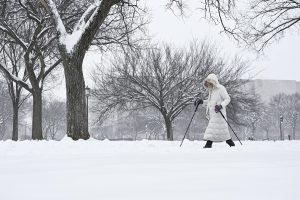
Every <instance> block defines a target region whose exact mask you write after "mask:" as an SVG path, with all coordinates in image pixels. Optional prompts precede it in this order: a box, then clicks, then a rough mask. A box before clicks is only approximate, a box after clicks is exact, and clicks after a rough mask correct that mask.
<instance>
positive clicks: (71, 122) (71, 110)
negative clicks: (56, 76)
mask: <svg viewBox="0 0 300 200" xmlns="http://www.w3.org/2000/svg"><path fill="white" fill-rule="evenodd" d="M83 58H84V55H78V54H75V55H72V56H69V55H67V54H64V55H63V65H64V71H65V79H66V90H67V91H66V93H67V135H68V136H69V137H71V138H72V139H73V140H78V139H85V140H87V139H89V137H90V135H89V132H88V117H87V112H86V111H87V107H86V98H85V82H84V77H83V72H82V63H83Z"/></svg>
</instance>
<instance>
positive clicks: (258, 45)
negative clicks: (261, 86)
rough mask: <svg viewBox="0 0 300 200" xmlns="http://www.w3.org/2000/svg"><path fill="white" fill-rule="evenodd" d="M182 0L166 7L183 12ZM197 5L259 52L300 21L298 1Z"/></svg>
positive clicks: (222, 0)
mask: <svg viewBox="0 0 300 200" xmlns="http://www.w3.org/2000/svg"><path fill="white" fill-rule="evenodd" d="M185 3H187V1H184V0H170V3H169V6H168V7H169V8H171V9H175V8H177V9H179V10H180V12H181V13H184V11H185V7H186V6H185ZM199 8H200V10H201V11H203V13H204V17H205V18H206V19H208V20H210V21H212V22H213V23H214V24H217V25H220V26H221V27H222V28H223V31H224V32H225V33H227V34H229V35H230V36H232V37H233V38H234V39H236V40H237V41H239V42H243V43H245V44H246V45H249V46H251V47H254V48H255V49H256V50H259V51H261V50H263V49H264V48H265V47H266V46H267V45H268V44H270V43H271V42H272V41H274V40H277V39H280V38H282V37H283V36H284V35H285V33H286V32H287V31H293V30H294V31H296V30H297V27H299V22H300V2H299V1H298V0H276V1H275V0H253V1H251V0H249V1H236V0H203V1H201V4H200V5H199Z"/></svg>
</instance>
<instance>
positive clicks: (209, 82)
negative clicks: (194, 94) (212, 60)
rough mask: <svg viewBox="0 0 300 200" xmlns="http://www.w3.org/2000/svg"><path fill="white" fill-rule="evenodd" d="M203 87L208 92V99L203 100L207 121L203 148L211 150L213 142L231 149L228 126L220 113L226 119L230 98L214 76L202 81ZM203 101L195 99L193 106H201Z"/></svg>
mask: <svg viewBox="0 0 300 200" xmlns="http://www.w3.org/2000/svg"><path fill="white" fill-rule="evenodd" d="M203 86H204V88H205V89H206V90H208V93H209V97H208V99H207V100H204V103H205V104H206V115H207V118H208V119H209V122H208V126H207V128H206V130H205V133H204V137H203V140H205V141H207V142H206V145H205V146H204V148H211V147H212V144H213V142H223V141H226V143H227V144H228V145H229V146H230V147H232V146H235V144H234V142H233V141H232V139H231V136H230V133H229V129H228V125H227V123H226V121H225V120H224V118H223V117H222V115H221V113H219V112H222V113H223V115H224V116H225V117H226V106H227V105H228V104H229V103H230V96H229V95H228V93H227V90H226V88H225V87H224V86H223V85H221V84H220V83H219V81H218V78H217V76H216V75H215V74H210V75H208V76H207V78H206V79H204V81H203ZM201 103H203V101H202V100H201V99H197V100H196V102H195V105H198V104H201Z"/></svg>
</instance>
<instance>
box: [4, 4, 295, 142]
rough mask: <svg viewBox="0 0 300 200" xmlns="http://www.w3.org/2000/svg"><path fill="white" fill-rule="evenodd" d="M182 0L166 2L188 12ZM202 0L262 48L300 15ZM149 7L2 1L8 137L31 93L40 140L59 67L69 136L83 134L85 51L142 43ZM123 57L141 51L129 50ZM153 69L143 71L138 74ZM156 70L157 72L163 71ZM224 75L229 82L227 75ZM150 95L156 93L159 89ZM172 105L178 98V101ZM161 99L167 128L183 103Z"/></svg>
mask: <svg viewBox="0 0 300 200" xmlns="http://www.w3.org/2000/svg"><path fill="white" fill-rule="evenodd" d="M185 3H186V2H185V1H183V0H180V1H173V0H169V1H167V5H166V6H167V8H168V9H172V10H175V9H176V10H179V11H180V14H182V15H184V13H185V12H186V11H187V10H186V9H185V6H184V4H185ZM202 3H203V5H200V6H201V8H202V10H203V13H205V15H206V17H207V19H209V20H211V21H214V22H215V23H219V24H220V25H221V26H222V27H223V29H224V31H225V32H226V33H228V34H229V35H231V36H232V37H233V38H235V39H236V40H238V41H243V42H245V43H246V44H248V45H250V46H251V45H252V44H253V45H254V46H255V48H256V46H257V45H258V46H260V47H262V48H258V49H259V50H260V49H263V48H264V47H265V46H266V44H268V43H269V42H270V41H272V40H273V39H276V38H277V37H278V36H282V34H284V33H285V31H287V30H290V29H291V27H294V26H296V25H297V24H298V22H299V21H300V19H299V15H298V14H299V13H298V10H299V6H300V3H299V2H298V1H261V0H257V1H254V2H253V1H249V6H248V7H249V10H248V11H249V12H250V13H248V12H247V15H245V14H244V15H243V13H242V12H241V11H243V10H245V9H239V8H240V7H239V4H238V3H237V2H236V1H231V0H230V1H229V0H228V1H219V0H208V1H203V2H202ZM248 7H247V8H248ZM250 8H251V9H250ZM200 10H201V9H200ZM246 10H247V9H246ZM146 13H147V8H145V7H144V6H143V3H142V2H141V1H139V0H101V1H100V0H96V1H93V0H87V1H82V0H75V1H74V0H61V1H54V0H35V1H33V0H17V1H15V0H0V45H1V46H0V69H1V72H2V74H3V76H4V77H5V81H6V82H7V85H8V89H9V94H10V99H11V101H12V108H13V112H12V113H13V139H14V140H17V138H18V121H19V119H18V116H19V109H20V107H21V106H22V104H23V103H24V102H25V101H26V100H27V99H28V98H29V97H30V98H32V133H31V134H32V138H33V139H35V140H41V139H43V138H44V137H43V126H42V116H43V100H42V99H43V98H42V96H43V91H44V89H45V88H44V87H45V84H47V82H49V83H50V84H51V80H50V78H49V76H50V75H51V73H53V71H54V70H56V69H57V68H58V67H59V66H62V68H63V70H64V78H65V83H66V96H67V100H66V118H67V131H66V132H67V135H68V136H69V137H71V138H72V139H74V140H78V139H88V138H89V137H90V134H89V131H88V116H87V112H86V109H87V108H86V106H87V105H86V103H87V102H86V98H85V80H84V77H83V60H84V57H85V55H86V53H87V51H88V50H89V49H90V48H91V46H93V47H95V48H97V49H98V50H99V51H100V52H101V51H105V50H109V51H112V52H117V50H118V49H120V50H123V51H126V49H130V50H135V49H139V48H141V47H145V46H146V45H145V43H144V42H145V40H147V37H145V27H146V25H147V23H148V20H147V17H145V16H146ZM142 54H144V53H141V54H140V55H142ZM154 54H155V52H154ZM156 56H157V55H156ZM128 59H129V60H130V59H138V57H137V56H136V55H134V56H133V55H131V56H129V57H128ZM178 61H179V62H181V61H180V60H178ZM126 62H133V61H126ZM181 64H183V63H181ZM130 70H131V72H130V71H129V72H128V74H127V75H126V76H127V77H128V78H130V77H132V76H131V74H132V73H136V72H132V71H134V70H133V69H130ZM151 70H153V69H151V68H148V69H144V72H142V74H144V73H148V72H149V71H150V72H151ZM174 70H177V71H178V73H183V74H185V73H187V72H181V71H182V70H181V69H174ZM192 70H194V69H192ZM137 72H139V71H137ZM159 73H160V72H158V76H157V78H158V77H159V76H161V75H159ZM151 76H155V74H151ZM146 78H147V77H146ZM162 78H163V77H159V79H162ZM149 79H150V78H149ZM224 80H225V81H224V82H225V83H226V78H224ZM140 84H143V82H140ZM164 84H167V85H168V84H170V83H164ZM228 84H231V82H230V81H228ZM179 85H180V84H179ZM233 88H234V87H233ZM155 89H157V88H155ZM182 89H183V90H184V89H185V88H182ZM159 90H160V89H158V92H159ZM160 92H161V91H160ZM174 95H175V97H174V98H179V97H182V96H184V95H183V93H178V94H174ZM153 96H156V97H157V94H155V95H153ZM160 99H161V98H160ZM159 101H160V104H161V100H159ZM246 101H247V100H245V102H244V103H247V102H246ZM149 102H150V101H149ZM178 102H180V103H182V102H181V101H178ZM153 103H154V101H152V104H153ZM173 103H174V104H176V100H175V102H173ZM180 103H178V104H180ZM160 104H157V102H156V106H157V108H158V107H159V108H160V109H159V110H160V112H161V113H162V114H163V116H165V117H164V118H165V121H166V123H168V124H169V126H168V127H171V124H172V120H174V119H175V118H176V117H177V115H179V114H180V112H181V111H182V108H184V106H183V107H178V106H177V105H176V106H177V107H176V106H175V105H173V106H175V107H174V108H173V109H169V108H166V107H164V106H161V105H160ZM148 105H149V104H148ZM184 105H185V104H184ZM139 106H145V105H139ZM233 111H234V110H233ZM233 116H234V115H233ZM236 121H237V120H236ZM168 130H169V131H168V138H169V139H172V138H171V137H172V133H171V128H168Z"/></svg>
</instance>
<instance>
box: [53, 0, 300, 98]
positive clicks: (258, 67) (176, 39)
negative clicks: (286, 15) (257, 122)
mask: <svg viewBox="0 0 300 200" xmlns="http://www.w3.org/2000/svg"><path fill="white" fill-rule="evenodd" d="M189 2H190V3H189V5H190V7H189V8H188V10H187V12H186V17H185V18H182V17H177V16H175V15H174V14H173V13H172V12H171V11H169V10H166V9H165V3H166V0H163V1H150V0H147V4H148V6H149V11H150V14H151V23H150V25H149V33H150V35H152V36H153V41H154V42H168V43H171V44H173V45H175V46H179V47H182V46H185V45H188V44H189V42H190V41H192V40H194V39H197V40H198V41H201V40H204V39H206V40H209V41H211V42H213V43H215V44H216V45H217V46H218V47H219V48H220V49H222V51H223V52H224V53H225V54H228V55H229V56H230V55H231V56H233V55H235V54H240V55H243V56H244V57H245V58H247V59H250V60H251V61H252V62H253V67H254V68H255V72H260V73H259V74H258V75H257V76H256V78H259V79H278V80H298V81H300V75H299V73H300V56H299V48H298V47H299V44H300V34H299V32H298V33H288V34H287V35H286V36H285V37H284V38H283V39H281V40H280V41H278V42H275V43H273V44H272V45H270V46H269V47H267V49H266V50H265V52H264V56H260V57H257V55H255V54H254V53H253V52H251V51H250V50H247V49H245V48H239V47H238V45H237V43H236V41H234V40H233V39H231V38H229V37H228V36H227V35H225V34H224V33H220V31H221V28H220V27H217V26H215V25H212V24H209V23H208V22H207V21H206V20H205V19H201V17H203V13H201V11H199V10H196V9H195V8H196V7H197V6H199V1H189ZM104 59H105V58H104ZM98 62H103V57H102V58H101V55H97V54H96V53H95V52H92V53H89V54H88V55H87V56H86V58H85V62H84V73H85V78H86V84H87V85H90V86H91V85H92V81H91V80H90V74H91V72H92V71H93V69H94V67H93V66H94V65H95V63H98ZM255 72H253V73H255ZM51 93H52V95H54V96H56V97H57V98H59V99H64V98H65V88H64V84H63V87H59V88H57V90H56V91H55V92H51Z"/></svg>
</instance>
